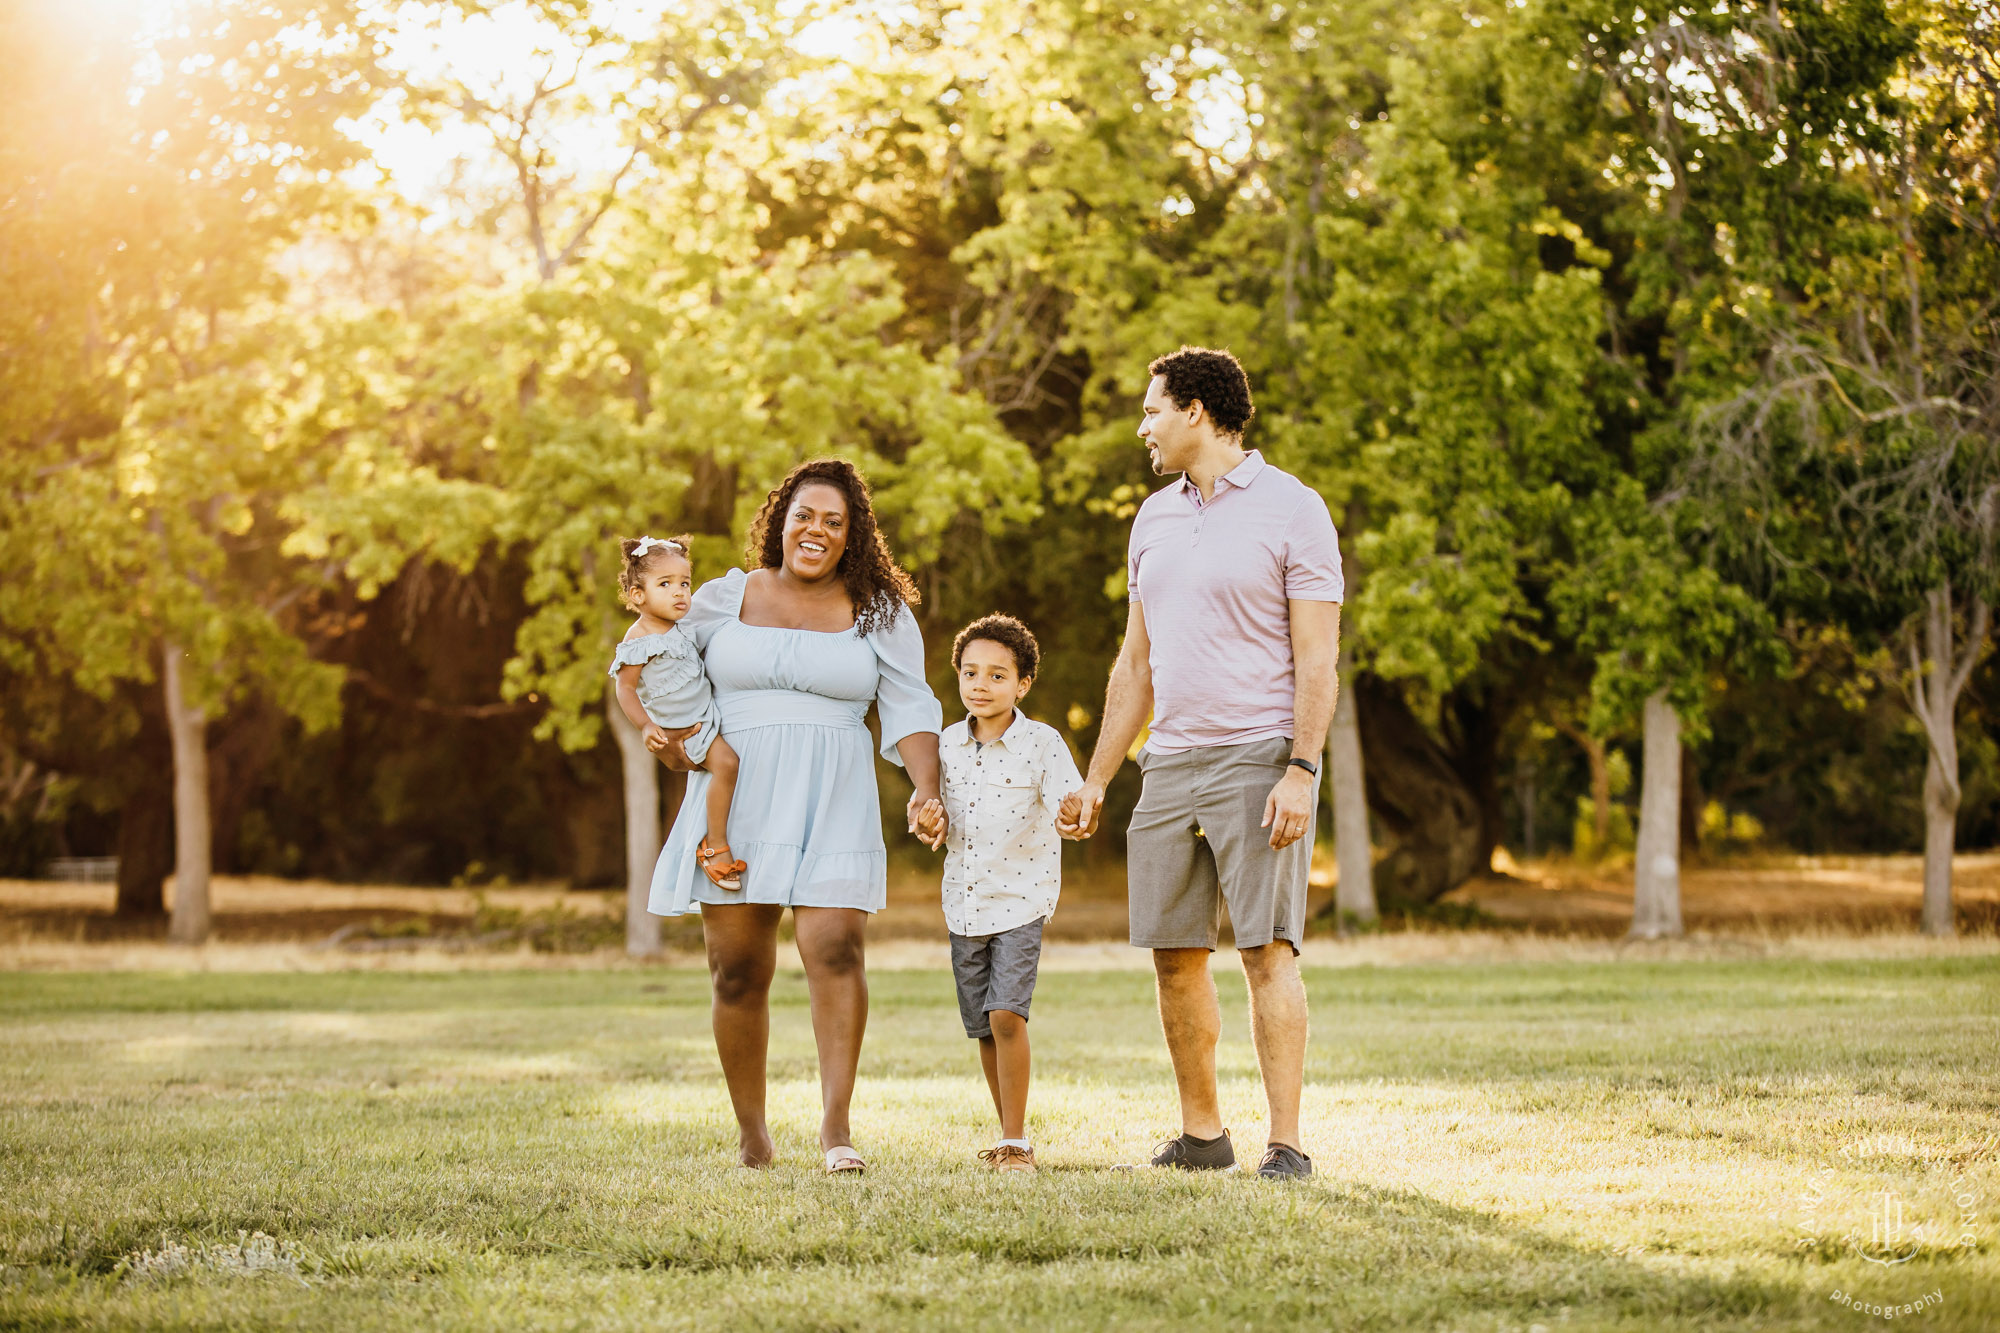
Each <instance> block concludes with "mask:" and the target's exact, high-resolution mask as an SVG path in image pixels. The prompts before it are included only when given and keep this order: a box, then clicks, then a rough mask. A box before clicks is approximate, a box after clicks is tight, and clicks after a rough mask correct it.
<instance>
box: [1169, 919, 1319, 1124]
mask: <svg viewBox="0 0 2000 1333" xmlns="http://www.w3.org/2000/svg"><path fill="white" fill-rule="evenodd" d="M1242 957H1243V976H1244V978H1245V979H1246V980H1247V981H1248V982H1249V983H1250V1036H1251V1039H1252V1040H1253V1041H1255V1042H1256V1045H1257V1068H1258V1070H1259V1071H1260V1072H1261V1073H1262V1074H1263V1076H1264V1096H1265V1098H1266V1100H1268V1101H1269V1102H1270V1105H1271V1139H1270V1141H1271V1142H1272V1143H1282V1144H1284V1145H1285V1146H1287V1147H1290V1148H1300V1150H1301V1151H1303V1148H1302V1147H1301V1145H1300V1142H1299V1094H1300V1089H1301V1088H1302V1087H1303V1086H1304V1084H1305V1072H1306V1033H1307V1019H1306V985H1305V982H1304V980H1303V979H1301V978H1300V976H1299V960H1298V955H1296V954H1294V953H1293V952H1292V946H1291V945H1289V944H1287V943H1286V942H1285V941H1283V940H1272V941H1271V942H1270V943H1269V944H1266V945H1264V946H1262V947H1261V948H1256V949H1245V950H1243V951H1242ZM1175 1063H1176V1065H1178V1063H1179V1061H1178V1059H1176V1061H1175ZM1214 1067H1215V1065H1214V1061H1213V1060H1212V1059H1211V1060H1210V1063H1209V1069H1210V1071H1211V1073H1210V1078H1211V1080H1212V1079H1213V1077H1214V1074H1213V1070H1214Z"/></svg>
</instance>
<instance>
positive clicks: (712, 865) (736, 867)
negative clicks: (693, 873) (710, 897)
mask: <svg viewBox="0 0 2000 1333" xmlns="http://www.w3.org/2000/svg"><path fill="white" fill-rule="evenodd" d="M694 859H695V860H697V861H699V862H700V863H701V873H702V874H704V875H707V876H708V882H709V883H711V884H713V885H715V887H716V888H718V889H722V890H724V891H726V892H729V893H735V892H736V891H738V890H739V889H741V888H742V887H743V878H742V877H743V872H744V871H746V870H748V869H749V868H750V866H749V864H748V863H747V862H744V861H738V860H735V859H733V858H732V857H731V856H730V854H729V844H728V843H726V842H725V843H723V844H722V846H720V847H711V846H709V845H708V839H707V838H703V839H702V840H701V849H700V850H699V851H697V852H696V853H695V854H694Z"/></svg>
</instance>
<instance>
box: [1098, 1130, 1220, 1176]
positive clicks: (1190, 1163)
mask: <svg viewBox="0 0 2000 1333" xmlns="http://www.w3.org/2000/svg"><path fill="white" fill-rule="evenodd" d="M1156 1166H1157V1167H1175V1168H1178V1169H1179V1170H1182V1171H1234V1170H1235V1169H1236V1149H1235V1148H1233V1147H1231V1146H1230V1143H1229V1131H1228V1130H1226V1129H1225V1130H1223V1131H1222V1137H1221V1138H1219V1139H1208V1140H1202V1139H1197V1138H1194V1137H1191V1136H1190V1135H1187V1134H1182V1135H1181V1136H1180V1137H1179V1138H1172V1139H1168V1140H1167V1141H1166V1142H1165V1143H1162V1144H1161V1145H1160V1146H1159V1147H1158V1148H1157V1149H1155V1150H1154V1152H1153V1160H1152V1161H1150V1162H1147V1163H1146V1164H1145V1165H1144V1166H1140V1165H1136V1164H1135V1165H1132V1166H1121V1167H1119V1168H1118V1169H1119V1170H1120V1171H1143V1170H1145V1169H1147V1168H1148V1167H1156Z"/></svg>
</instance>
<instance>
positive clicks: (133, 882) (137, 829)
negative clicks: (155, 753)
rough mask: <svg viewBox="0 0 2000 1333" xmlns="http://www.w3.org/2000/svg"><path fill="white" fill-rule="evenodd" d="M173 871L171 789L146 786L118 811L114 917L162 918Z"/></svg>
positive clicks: (163, 786)
mask: <svg viewBox="0 0 2000 1333" xmlns="http://www.w3.org/2000/svg"><path fill="white" fill-rule="evenodd" d="M163 767H164V766H163ZM173 868H174V798H173V790H172V788H171V787H170V786H169V785H168V784H167V783H166V782H156V783H148V784H146V785H145V786H142V787H140V788H139V790H137V791H135V792H133V793H132V795H131V796H129V797H127V798H126V800H125V804H124V806H123V807H121V808H120V809H119V811H118V906H117V909H116V910H117V913H118V915H119V916H164V915H165V914H166V910H167V892H166V887H167V875H168V874H169V873H170V872H171V871H172V870H173Z"/></svg>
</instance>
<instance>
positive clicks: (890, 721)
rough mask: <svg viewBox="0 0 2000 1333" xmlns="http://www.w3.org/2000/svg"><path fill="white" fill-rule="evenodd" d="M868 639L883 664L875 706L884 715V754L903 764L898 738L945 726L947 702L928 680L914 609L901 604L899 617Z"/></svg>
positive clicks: (890, 760)
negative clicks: (938, 695)
mask: <svg viewBox="0 0 2000 1333" xmlns="http://www.w3.org/2000/svg"><path fill="white" fill-rule="evenodd" d="M865 642H867V643H870V644H872V645H874V648H875V656H876V659H877V660H878V662H879V663H880V666H881V673H882V678H881V681H880V683H879V684H877V685H876V687H875V710H876V712H877V713H878V714H879V715H880V716H881V719H882V757H883V758H884V759H887V760H888V761H889V762H890V763H892V764H895V765H896V766H898V767H901V766H902V763H903V757H902V755H900V754H898V753H897V752H896V742H898V741H901V740H906V739H908V738H909V737H911V736H915V735H919V734H920V733H922V732H926V731H928V732H932V733H934V734H935V733H936V732H937V731H938V730H939V729H940V728H942V727H943V726H944V705H942V704H940V703H939V702H938V698H937V696H936V695H935V694H932V693H931V687H930V685H929V683H928V682H926V681H925V680H924V636H923V632H922V631H921V630H919V629H918V628H917V618H916V616H914V615H912V614H911V613H910V609H909V608H908V607H899V608H897V611H896V618H895V619H894V620H893V621H891V622H890V623H889V624H888V625H886V626H884V627H883V628H881V629H877V630H874V631H872V632H870V633H869V635H868V637H867V639H866V640H865Z"/></svg>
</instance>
